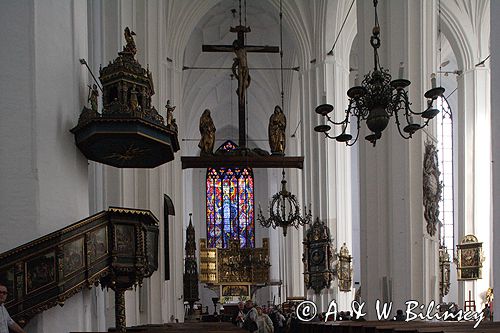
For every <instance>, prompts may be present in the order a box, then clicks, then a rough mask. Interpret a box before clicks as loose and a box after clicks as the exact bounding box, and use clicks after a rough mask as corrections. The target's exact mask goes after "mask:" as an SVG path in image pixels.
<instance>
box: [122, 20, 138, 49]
mask: <svg viewBox="0 0 500 333" xmlns="http://www.w3.org/2000/svg"><path fill="white" fill-rule="evenodd" d="M123 34H124V35H125V41H126V42H127V45H125V47H124V50H123V51H126V52H130V53H132V54H133V55H135V54H136V53H137V48H136V46H135V41H134V37H133V36H135V32H133V31H130V29H129V28H128V27H126V28H125V32H124V33H123Z"/></svg>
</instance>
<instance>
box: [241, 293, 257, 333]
mask: <svg viewBox="0 0 500 333" xmlns="http://www.w3.org/2000/svg"><path fill="white" fill-rule="evenodd" d="M245 311H246V315H245V320H244V322H243V328H244V329H246V330H247V331H249V332H253V333H257V331H258V328H259V327H258V325H257V316H258V313H257V310H256V309H255V308H254V306H253V301H252V300H250V299H249V300H247V301H246V302H245Z"/></svg>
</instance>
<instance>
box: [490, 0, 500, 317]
mask: <svg viewBox="0 0 500 333" xmlns="http://www.w3.org/2000/svg"><path fill="white" fill-rule="evenodd" d="M490 5H491V12H490V17H492V18H496V17H498V15H500V3H499V2H498V1H491V4H490ZM497 14H498V15H497ZM490 38H491V51H492V53H493V52H495V54H496V53H497V52H496V51H499V52H500V21H499V20H492V21H491V34H490ZM491 69H492V71H491V91H497V89H499V88H500V60H499V59H498V58H497V57H492V58H491ZM491 106H492V110H491V129H492V133H491V134H492V137H491V143H492V153H493V157H492V178H493V179H492V186H493V195H492V206H491V207H492V214H493V218H492V229H493V231H492V240H491V243H492V252H491V257H492V259H493V258H495V257H494V254H496V253H500V94H492V96H491ZM492 263H493V270H492V271H493V274H492V275H493V281H492V287H494V288H495V287H496V288H498V286H500V262H499V261H498V260H492ZM497 293H498V291H497ZM493 304H494V308H493V313H495V314H496V315H495V317H494V320H495V321H500V315H498V314H500V302H499V301H498V300H497V301H495V302H494V303H493Z"/></svg>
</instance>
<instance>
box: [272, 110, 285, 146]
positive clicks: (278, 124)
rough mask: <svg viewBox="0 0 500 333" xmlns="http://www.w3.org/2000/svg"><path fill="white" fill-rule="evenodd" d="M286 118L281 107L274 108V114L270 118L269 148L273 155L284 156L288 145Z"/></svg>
mask: <svg viewBox="0 0 500 333" xmlns="http://www.w3.org/2000/svg"><path fill="white" fill-rule="evenodd" d="M285 130H286V117H285V114H284V113H283V110H282V109H281V107H280V106H279V105H276V106H275V107H274V112H273V114H272V115H271V117H270V118H269V127H268V134H269V147H270V148H271V154H273V155H284V154H285V145H286V137H285Z"/></svg>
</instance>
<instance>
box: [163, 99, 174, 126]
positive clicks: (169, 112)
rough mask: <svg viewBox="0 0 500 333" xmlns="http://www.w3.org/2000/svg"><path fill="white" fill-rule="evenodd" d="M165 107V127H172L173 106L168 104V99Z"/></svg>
mask: <svg viewBox="0 0 500 333" xmlns="http://www.w3.org/2000/svg"><path fill="white" fill-rule="evenodd" d="M165 108H166V109H167V127H168V128H173V124H174V110H175V106H172V105H170V100H167V105H165Z"/></svg>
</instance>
